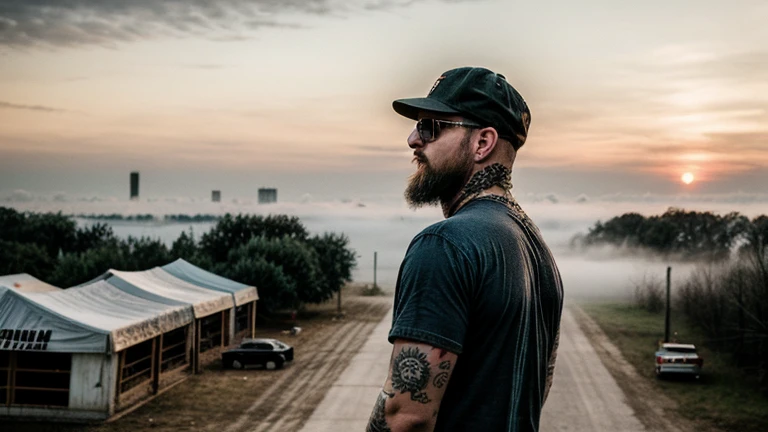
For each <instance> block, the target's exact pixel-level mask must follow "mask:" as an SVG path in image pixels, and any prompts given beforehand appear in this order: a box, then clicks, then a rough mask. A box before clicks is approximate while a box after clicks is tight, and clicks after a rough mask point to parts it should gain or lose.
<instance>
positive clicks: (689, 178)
mask: <svg viewBox="0 0 768 432" xmlns="http://www.w3.org/2000/svg"><path fill="white" fill-rule="evenodd" d="M680 179H681V180H682V181H683V183H685V184H691V183H693V180H694V177H693V173H689V172H687V173H685V174H683V176H682V177H680Z"/></svg>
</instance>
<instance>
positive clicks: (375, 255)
mask: <svg viewBox="0 0 768 432" xmlns="http://www.w3.org/2000/svg"><path fill="white" fill-rule="evenodd" d="M378 254H379V253H378V252H374V253H373V288H374V289H376V259H377V258H378Z"/></svg>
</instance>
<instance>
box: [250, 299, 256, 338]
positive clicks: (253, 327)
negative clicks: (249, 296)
mask: <svg viewBox="0 0 768 432" xmlns="http://www.w3.org/2000/svg"><path fill="white" fill-rule="evenodd" d="M255 337H256V300H254V301H253V303H252V304H251V338H255Z"/></svg>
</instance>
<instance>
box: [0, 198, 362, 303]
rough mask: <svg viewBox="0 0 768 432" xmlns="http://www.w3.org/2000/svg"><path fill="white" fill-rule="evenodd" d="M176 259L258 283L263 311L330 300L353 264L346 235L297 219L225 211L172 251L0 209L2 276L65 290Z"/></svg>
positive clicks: (50, 217) (53, 217) (56, 217)
mask: <svg viewBox="0 0 768 432" xmlns="http://www.w3.org/2000/svg"><path fill="white" fill-rule="evenodd" d="M177 258H183V259H185V260H187V261H189V262H191V263H193V264H195V265H197V266H199V267H201V268H204V269H206V270H208V271H211V272H213V273H216V274H219V275H222V276H224V277H227V278H230V279H233V280H236V281H238V282H242V283H244V284H247V285H253V286H256V287H257V288H258V289H259V297H260V299H259V308H260V310H266V311H273V310H277V309H282V308H297V307H300V306H301V305H302V304H305V303H319V302H323V301H325V300H328V299H329V298H331V297H332V296H333V294H334V293H335V292H338V291H339V289H341V287H342V286H343V285H344V284H345V283H346V282H349V281H351V279H352V270H353V269H354V267H355V266H356V264H357V262H356V255H355V251H354V250H352V249H351V248H350V247H349V238H348V237H347V236H345V235H344V234H337V233H324V234H321V235H314V236H310V234H309V232H308V231H307V229H306V227H305V226H304V225H303V224H302V223H301V221H300V219H299V218H298V217H294V216H286V215H270V216H261V215H242V214H240V215H231V214H226V215H224V216H222V217H220V218H219V219H218V222H217V223H216V225H214V226H213V228H212V229H211V230H210V231H209V232H207V233H205V234H203V235H202V236H201V237H200V239H199V240H198V239H195V238H194V236H193V235H191V234H187V233H186V232H183V233H181V235H180V236H179V237H178V238H177V239H176V240H175V241H174V242H173V243H172V245H171V247H170V248H169V247H167V246H166V245H165V244H164V243H163V242H162V241H160V240H159V239H153V238H149V237H139V238H136V237H128V238H127V239H121V238H118V237H116V236H115V234H114V232H113V231H112V228H111V227H110V226H109V225H107V224H103V223H96V224H93V225H90V226H88V227H78V226H77V223H76V222H75V221H74V219H73V218H72V217H71V216H66V215H63V214H61V213H60V212H59V213H32V212H18V211H16V210H14V209H12V208H6V207H0V275H2V274H14V273H29V274H31V275H33V276H35V277H37V278H39V279H41V280H44V281H46V282H48V283H50V284H52V285H55V286H60V287H70V286H74V285H78V284H81V283H84V282H87V281H89V280H91V279H93V278H95V277H97V276H99V275H100V274H102V273H104V272H105V271H107V270H108V269H110V268H113V269H116V270H127V271H137V270H146V269H150V268H152V267H155V266H162V265H164V264H167V263H169V262H171V261H174V260H175V259H177Z"/></svg>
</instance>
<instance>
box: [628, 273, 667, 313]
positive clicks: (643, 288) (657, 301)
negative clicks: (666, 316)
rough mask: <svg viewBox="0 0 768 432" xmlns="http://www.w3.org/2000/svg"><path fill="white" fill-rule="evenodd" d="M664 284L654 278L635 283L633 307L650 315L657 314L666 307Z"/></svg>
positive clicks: (646, 278)
mask: <svg viewBox="0 0 768 432" xmlns="http://www.w3.org/2000/svg"><path fill="white" fill-rule="evenodd" d="M665 293H666V285H665V282H664V281H662V280H661V279H659V278H656V277H648V276H647V275H646V276H644V277H643V279H642V280H641V281H640V282H638V283H635V295H634V301H635V305H636V306H637V307H639V308H640V309H643V310H646V311H648V312H650V313H659V312H661V311H663V310H664V307H665V305H666V295H665Z"/></svg>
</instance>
